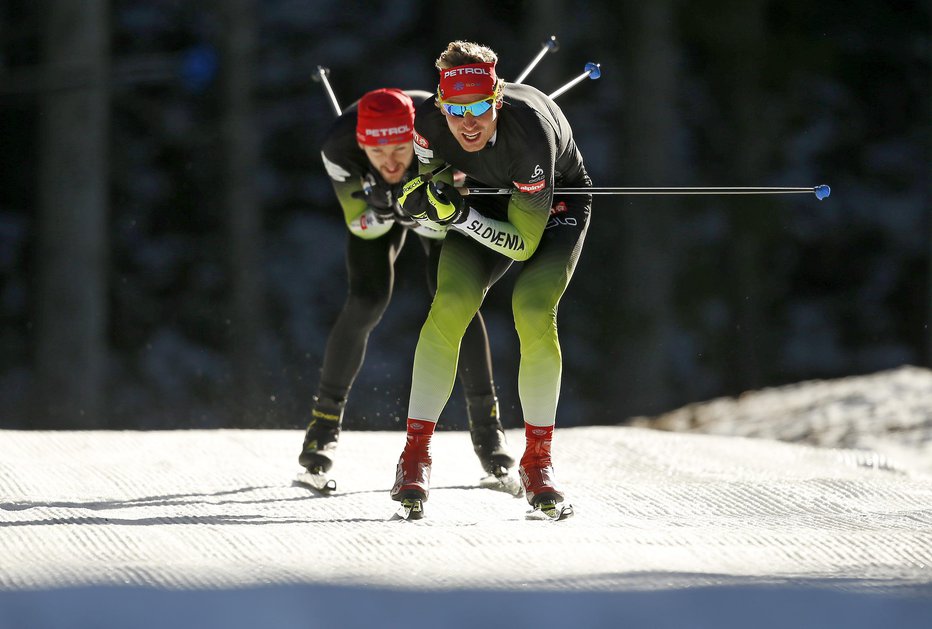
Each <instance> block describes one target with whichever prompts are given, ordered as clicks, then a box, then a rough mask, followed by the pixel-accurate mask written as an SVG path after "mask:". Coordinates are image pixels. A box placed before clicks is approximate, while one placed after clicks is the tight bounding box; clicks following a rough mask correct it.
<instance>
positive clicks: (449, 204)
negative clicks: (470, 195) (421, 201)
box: [425, 181, 469, 225]
mask: <svg viewBox="0 0 932 629" xmlns="http://www.w3.org/2000/svg"><path fill="white" fill-rule="evenodd" d="M425 210H426V212H427V218H429V219H430V220H432V221H433V222H435V223H437V224H438V225H457V224H459V223H462V222H463V221H465V220H466V217H467V215H468V214H469V207H468V206H467V205H466V200H465V199H464V198H463V195H461V194H460V193H459V192H458V191H457V189H456V188H454V187H453V186H451V185H450V184H448V183H445V182H443V181H438V182H437V183H433V182H431V183H429V184H427V207H426V208H425Z"/></svg>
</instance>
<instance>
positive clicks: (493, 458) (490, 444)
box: [466, 395, 515, 477]
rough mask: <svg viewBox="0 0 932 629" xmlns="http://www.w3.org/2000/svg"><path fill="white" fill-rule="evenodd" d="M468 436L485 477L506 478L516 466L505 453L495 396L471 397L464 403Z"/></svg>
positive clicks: (509, 455) (503, 437)
mask: <svg viewBox="0 0 932 629" xmlns="http://www.w3.org/2000/svg"><path fill="white" fill-rule="evenodd" d="M466 414H467V416H468V417H469V436H470V437H471V438H472V447H473V450H475V451H476V456H477V457H479V462H480V463H481V464H482V469H484V470H485V473H486V474H492V475H494V476H496V477H501V476H503V475H505V474H506V473H507V472H508V470H510V469H511V468H512V467H514V465H515V460H514V457H512V456H511V454H509V453H508V446H507V442H506V441H505V432H504V431H503V430H502V423H501V421H499V418H498V398H496V397H495V396H494V395H484V396H482V397H475V398H470V399H468V400H467V401H466Z"/></svg>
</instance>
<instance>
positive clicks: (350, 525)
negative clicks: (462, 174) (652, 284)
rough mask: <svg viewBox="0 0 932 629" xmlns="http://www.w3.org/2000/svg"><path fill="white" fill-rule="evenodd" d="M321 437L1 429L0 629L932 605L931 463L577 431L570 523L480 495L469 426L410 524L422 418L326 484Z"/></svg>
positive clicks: (708, 616) (928, 609)
mask: <svg viewBox="0 0 932 629" xmlns="http://www.w3.org/2000/svg"><path fill="white" fill-rule="evenodd" d="M930 399H932V398H930ZM509 439H510V440H511V441H512V443H515V444H517V443H520V435H519V434H518V433H517V432H510V433H509ZM300 441H301V434H300V433H299V432H296V431H236V430H229V431H188V432H150V433H140V432H84V433H74V432H55V433H50V432H14V431H0V443H2V444H3V447H2V459H0V628H2V629H7V628H9V629H13V628H16V629H21V628H26V627H95V628H102V629H109V628H111V627H112V628H116V627H120V628H125V627H136V628H143V629H147V628H153V629H155V628H159V629H163V628H165V627H171V628H172V629H175V628H180V627H224V628H226V629H236V628H239V627H279V626H296V627H297V626H300V627H317V626H320V627H380V628H382V627H406V628H407V627H410V626H412V625H415V626H418V627H440V626H442V627H448V628H451V629H458V628H460V627H464V628H465V627H513V628H514V627H540V626H542V625H544V626H546V625H551V624H554V623H562V624H561V625H558V626H565V625H570V626H573V627H670V628H674V627H676V628H682V627H716V628H718V629H722V628H732V627H734V628H737V627H764V628H766V627H781V628H783V627H788V626H792V627H831V626H844V627H846V628H849V629H850V628H859V627H898V628H899V627H920V626H922V627H925V626H928V625H927V624H926V623H927V622H928V619H929V618H930V617H932V474H929V472H928V469H927V468H926V467H925V466H923V465H921V464H919V465H917V463H921V460H920V459H919V458H917V457H914V456H906V457H903V458H902V459H897V458H895V457H893V456H890V455H879V454H876V453H872V452H870V451H866V450H860V449H859V450H855V449H833V448H826V447H815V446H811V445H805V444H790V443H781V442H777V441H773V440H765V439H750V438H742V437H733V436H722V435H700V434H680V433H670V432H661V431H656V430H649V429H646V428H636V427H588V428H574V429H564V430H558V432H557V437H556V442H555V463H556V468H557V473H558V475H559V477H560V479H561V480H562V482H563V484H564V486H565V489H566V491H567V494H568V496H569V497H570V498H571V500H572V502H573V503H574V505H575V506H576V511H577V515H576V517H575V518H573V519H570V520H567V521H565V522H559V523H552V522H535V521H527V520H525V518H524V514H525V510H526V504H525V503H524V502H523V500H522V499H516V498H513V497H511V496H508V495H506V494H503V493H499V492H494V491H491V490H488V489H480V488H478V487H477V481H478V478H479V476H480V473H479V472H480V469H479V467H478V463H477V462H476V461H475V459H474V456H473V454H472V451H471V447H470V444H469V437H468V435H467V434H466V433H459V432H441V433H438V434H437V435H436V437H435V444H436V445H435V449H434V461H435V463H434V478H433V487H434V489H433V491H432V493H431V497H430V501H429V502H428V503H427V515H428V519H426V520H424V521H421V522H389V521H387V518H388V517H389V516H390V515H391V513H392V511H393V510H394V506H395V503H393V502H391V500H389V498H388V494H387V489H388V487H389V486H390V484H391V482H392V480H393V475H394V463H395V460H396V458H397V455H398V453H399V451H400V449H401V446H402V444H403V437H402V435H401V433H397V432H392V433H387V432H375V433H373V432H347V433H345V434H344V437H343V439H342V441H341V446H340V448H341V453H340V454H341V459H340V461H339V463H338V467H337V468H336V469H335V472H337V479H338V482H339V484H340V487H339V491H338V493H337V494H336V495H334V496H331V497H328V498H321V497H317V496H315V495H313V494H312V493H311V492H309V491H308V490H306V489H303V488H301V487H298V486H293V485H292V483H291V479H292V478H294V476H295V474H296V473H297V471H298V469H297V467H296V464H295V455H296V449H297V448H298V446H299V445H300Z"/></svg>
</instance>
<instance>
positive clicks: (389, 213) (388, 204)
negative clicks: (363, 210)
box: [350, 186, 396, 220]
mask: <svg viewBox="0 0 932 629" xmlns="http://www.w3.org/2000/svg"><path fill="white" fill-rule="evenodd" d="M350 196H351V197H353V198H354V199H359V200H361V201H365V202H366V205H368V206H369V207H371V208H372V211H373V212H375V214H376V216H378V217H379V218H380V219H382V220H386V219H390V218H395V216H396V214H395V196H394V195H393V194H392V191H391V190H390V189H386V188H383V187H381V186H366V187H365V188H363V189H362V190H357V191H356V192H354V193H353V194H351V195H350Z"/></svg>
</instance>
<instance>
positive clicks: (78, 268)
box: [33, 0, 109, 428]
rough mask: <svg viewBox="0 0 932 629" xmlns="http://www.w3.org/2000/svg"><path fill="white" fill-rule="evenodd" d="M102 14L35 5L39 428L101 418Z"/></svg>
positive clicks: (95, 3) (94, 3) (58, 4)
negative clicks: (44, 79) (39, 58)
mask: <svg viewBox="0 0 932 629" xmlns="http://www.w3.org/2000/svg"><path fill="white" fill-rule="evenodd" d="M107 14H108V3H107V2H105V1H104V0H87V1H86V2H80V3H78V2H71V1H70V0H50V1H49V2H48V3H47V10H46V13H45V15H46V22H45V44H44V48H45V57H46V63H47V68H48V72H47V74H48V76H49V78H50V84H49V85H48V87H47V89H46V91H45V92H44V93H43V95H42V101H41V103H42V104H41V118H40V128H39V133H40V140H39V142H40V147H41V148H40V151H41V158H40V159H41V166H40V173H39V181H38V184H39V195H38V196H39V216H38V220H37V223H36V229H37V239H38V245H37V260H36V269H37V287H36V302H35V303H36V329H35V352H36V353H35V367H36V379H35V389H34V404H33V419H34V421H36V422H37V424H39V423H41V425H42V426H43V427H60V428H88V427H94V426H97V425H100V424H102V423H105V422H106V418H105V417H103V415H102V414H103V412H104V384H105V376H106V364H107V360H106V358H107V344H106V328H107V306H106V304H107V295H106V292H107V282H106V276H107V246H108V243H107V211H108V170H109V169H108V162H107V142H108V131H109V111H108V105H109V95H108V87H107V76H108V58H107V56H108V52H109V30H108V20H107ZM66 81H67V83H66Z"/></svg>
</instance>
